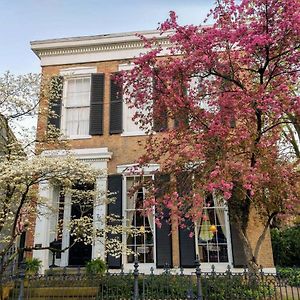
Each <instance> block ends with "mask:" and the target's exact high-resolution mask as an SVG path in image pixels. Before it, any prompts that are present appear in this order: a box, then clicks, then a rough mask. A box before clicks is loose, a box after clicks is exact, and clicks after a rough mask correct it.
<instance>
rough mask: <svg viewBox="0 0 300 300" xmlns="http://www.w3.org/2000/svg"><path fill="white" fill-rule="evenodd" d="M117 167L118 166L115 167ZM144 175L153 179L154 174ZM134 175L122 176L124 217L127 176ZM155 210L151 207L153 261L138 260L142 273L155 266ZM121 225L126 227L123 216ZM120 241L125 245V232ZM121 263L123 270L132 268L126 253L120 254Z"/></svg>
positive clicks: (123, 212) (132, 264) (148, 271)
mask: <svg viewBox="0 0 300 300" xmlns="http://www.w3.org/2000/svg"><path fill="white" fill-rule="evenodd" d="M117 168H118V167H117ZM143 175H145V177H150V176H151V178H152V179H154V175H150V174H148V175H147V174H143ZM134 177H135V176H134V175H130V174H128V175H127V174H124V173H123V176H122V216H123V217H124V216H125V215H126V212H125V210H126V207H127V178H134ZM154 212H155V210H154V207H153V216H154V218H153V222H154V224H153V261H154V262H153V263H140V262H139V271H140V272H142V273H150V269H151V267H152V268H153V269H155V268H156V226H155V214H154ZM123 226H124V227H126V219H125V218H123ZM122 243H123V245H125V246H127V237H126V233H124V234H123V235H122ZM122 263H123V267H124V271H125V272H129V271H130V270H131V269H133V266H134V263H127V255H126V254H122Z"/></svg>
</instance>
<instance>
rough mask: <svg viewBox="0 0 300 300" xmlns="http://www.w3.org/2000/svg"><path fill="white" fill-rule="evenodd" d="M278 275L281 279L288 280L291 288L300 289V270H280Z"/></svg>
mask: <svg viewBox="0 0 300 300" xmlns="http://www.w3.org/2000/svg"><path fill="white" fill-rule="evenodd" d="M277 274H278V276H279V277H280V278H283V279H286V280H287V283H288V284H289V285H290V286H299V287H300V269H299V268H279V269H278V270H277Z"/></svg>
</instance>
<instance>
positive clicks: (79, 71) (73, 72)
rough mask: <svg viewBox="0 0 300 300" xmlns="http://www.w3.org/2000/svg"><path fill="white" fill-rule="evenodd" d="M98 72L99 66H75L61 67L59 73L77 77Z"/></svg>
mask: <svg viewBox="0 0 300 300" xmlns="http://www.w3.org/2000/svg"><path fill="white" fill-rule="evenodd" d="M96 72H97V68H95V67H74V68H67V69H61V70H60V72H59V74H60V75H62V76H74V77H76V76H77V75H89V74H92V73H96Z"/></svg>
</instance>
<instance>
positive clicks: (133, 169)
mask: <svg viewBox="0 0 300 300" xmlns="http://www.w3.org/2000/svg"><path fill="white" fill-rule="evenodd" d="M159 170H160V165H159V164H148V165H147V166H144V167H143V168H141V167H139V166H138V164H128V165H118V166H117V173H119V174H123V175H125V176H134V175H135V174H136V175H140V174H143V175H147V174H151V173H154V172H156V171H159Z"/></svg>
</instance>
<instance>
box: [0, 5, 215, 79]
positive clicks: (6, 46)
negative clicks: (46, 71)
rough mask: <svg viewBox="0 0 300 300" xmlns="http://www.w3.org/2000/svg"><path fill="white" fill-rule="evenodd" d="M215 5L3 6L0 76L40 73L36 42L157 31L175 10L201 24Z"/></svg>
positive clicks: (181, 18)
mask: <svg viewBox="0 0 300 300" xmlns="http://www.w3.org/2000/svg"><path fill="white" fill-rule="evenodd" d="M213 4H214V0H0V37H1V46H0V75H1V74H3V73H4V72H5V71H10V72H12V73H14V74H25V73H30V72H33V73H38V72H40V62H39V59H38V57H37V56H35V54H34V53H33V52H32V51H31V49H30V41H34V40H44V39H51V38H62V37H74V36H84V35H96V34H107V33H118V32H127V31H140V30H151V29H156V28H157V27H158V23H159V22H163V21H164V20H165V19H166V18H167V17H168V12H169V11H170V10H174V11H175V12H176V13H177V15H178V20H179V23H180V24H195V25H196V24H200V23H202V21H203V20H204V18H205V17H206V15H207V13H208V12H209V9H210V8H211V7H212V6H213Z"/></svg>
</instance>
